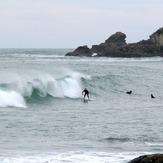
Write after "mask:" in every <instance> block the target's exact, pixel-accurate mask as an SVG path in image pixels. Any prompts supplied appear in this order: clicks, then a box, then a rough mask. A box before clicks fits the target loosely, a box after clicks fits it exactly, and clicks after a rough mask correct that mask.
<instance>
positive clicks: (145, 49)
mask: <svg viewBox="0 0 163 163" xmlns="http://www.w3.org/2000/svg"><path fill="white" fill-rule="evenodd" d="M125 39H126V35H125V34H124V33H122V32H116V33H115V34H113V35H111V36H110V37H109V38H108V39H107V40H106V41H105V42H104V43H101V44H99V45H93V46H92V48H91V49H89V48H88V47H87V46H80V47H78V48H77V49H76V50H75V51H74V52H70V53H68V54H66V56H88V57H91V56H96V57H100V56H105V57H153V56H163V28H160V29H158V30H157V31H156V32H154V33H153V34H152V35H150V36H149V39H148V40H142V41H139V42H137V43H130V44H127V43H126V40H125ZM94 54H96V55H94Z"/></svg>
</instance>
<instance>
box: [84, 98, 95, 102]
mask: <svg viewBox="0 0 163 163" xmlns="http://www.w3.org/2000/svg"><path fill="white" fill-rule="evenodd" d="M83 100H84V101H85V102H88V101H93V100H94V99H93V98H87V99H83Z"/></svg>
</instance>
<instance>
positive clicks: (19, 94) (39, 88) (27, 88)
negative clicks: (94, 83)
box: [0, 71, 87, 107]
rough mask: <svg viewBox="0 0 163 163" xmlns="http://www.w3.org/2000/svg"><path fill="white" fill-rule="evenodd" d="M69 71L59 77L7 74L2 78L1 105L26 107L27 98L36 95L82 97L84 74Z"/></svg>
mask: <svg viewBox="0 0 163 163" xmlns="http://www.w3.org/2000/svg"><path fill="white" fill-rule="evenodd" d="M67 73H68V74H66V75H65V74H64V75H63V76H62V77H59V78H54V77H53V76H52V75H50V74H47V73H26V74H16V73H9V74H5V75H4V78H3V77H2V80H0V91H1V92H0V93H1V95H0V98H1V101H0V106H17V107H19V106H20V107H25V99H26V98H27V99H30V98H34V97H47V96H52V97H54V98H65V97H68V98H81V97H82V94H81V92H82V83H81V79H82V78H83V77H84V75H83V74H81V73H77V72H72V71H69V72H67ZM1 76H2V75H1ZM86 77H87V76H86ZM6 99H8V101H7V100H6ZM12 99H13V100H12ZM9 100H11V101H12V102H11V101H9ZM14 101H15V102H16V103H17V102H18V103H17V104H15V103H14ZM12 103H13V104H12Z"/></svg>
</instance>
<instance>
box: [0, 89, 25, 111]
mask: <svg viewBox="0 0 163 163" xmlns="http://www.w3.org/2000/svg"><path fill="white" fill-rule="evenodd" d="M7 106H13V107H22V108H26V104H25V101H24V99H23V97H22V96H21V95H20V94H18V93H17V92H15V91H10V92H4V91H1V90H0V107H7Z"/></svg>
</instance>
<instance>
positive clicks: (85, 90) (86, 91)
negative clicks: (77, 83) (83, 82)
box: [82, 89, 89, 98]
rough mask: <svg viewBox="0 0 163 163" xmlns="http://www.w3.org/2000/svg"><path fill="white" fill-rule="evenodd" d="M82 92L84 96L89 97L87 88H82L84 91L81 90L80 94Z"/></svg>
mask: <svg viewBox="0 0 163 163" xmlns="http://www.w3.org/2000/svg"><path fill="white" fill-rule="evenodd" d="M83 93H84V98H85V96H86V95H87V97H88V98H89V92H88V90H87V89H84V91H83V92H82V94H83Z"/></svg>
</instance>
